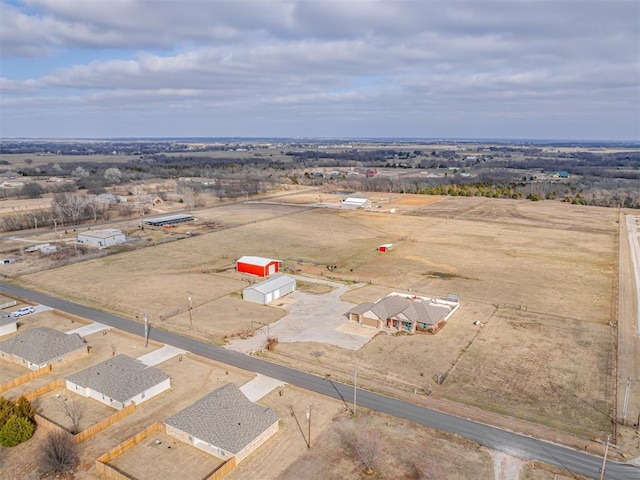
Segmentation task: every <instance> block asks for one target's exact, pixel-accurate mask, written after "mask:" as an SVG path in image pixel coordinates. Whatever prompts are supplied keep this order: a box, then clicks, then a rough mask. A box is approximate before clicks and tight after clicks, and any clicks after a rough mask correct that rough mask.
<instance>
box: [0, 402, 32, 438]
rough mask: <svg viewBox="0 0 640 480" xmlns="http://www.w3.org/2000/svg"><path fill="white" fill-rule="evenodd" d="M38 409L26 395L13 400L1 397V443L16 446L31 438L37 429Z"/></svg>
mask: <svg viewBox="0 0 640 480" xmlns="http://www.w3.org/2000/svg"><path fill="white" fill-rule="evenodd" d="M35 416H36V409H35V408H34V406H33V405H32V404H31V402H30V401H28V400H27V399H26V398H25V397H20V398H18V400H17V401H15V402H13V401H11V400H9V399H7V398H4V397H0V445H2V446H3V447H15V446H16V445H18V444H20V443H22V442H26V441H27V440H29V439H30V438H31V437H32V436H33V433H34V432H35V430H36V422H35Z"/></svg>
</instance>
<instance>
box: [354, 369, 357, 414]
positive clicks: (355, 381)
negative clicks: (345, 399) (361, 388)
mask: <svg viewBox="0 0 640 480" xmlns="http://www.w3.org/2000/svg"><path fill="white" fill-rule="evenodd" d="M357 396H358V367H356V368H355V369H354V370H353V416H354V417H355V416H356V398H357Z"/></svg>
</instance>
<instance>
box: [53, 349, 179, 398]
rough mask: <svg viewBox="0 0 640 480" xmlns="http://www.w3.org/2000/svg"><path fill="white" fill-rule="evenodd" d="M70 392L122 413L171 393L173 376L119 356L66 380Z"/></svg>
mask: <svg viewBox="0 0 640 480" xmlns="http://www.w3.org/2000/svg"><path fill="white" fill-rule="evenodd" d="M66 383H67V390H70V391H72V392H75V393H78V394H80V395H82V396H83V397H88V398H93V399H95V400H98V401H99V402H102V403H104V404H105V405H108V406H110V407H113V408H116V409H118V410H122V409H123V408H124V407H126V406H128V405H129V404H131V403H132V402H135V404H136V405H139V404H141V403H142V402H145V401H147V400H149V399H150V398H153V397H155V396H156V395H158V394H160V393H162V392H164V391H165V390H168V389H169V387H171V377H169V375H167V374H166V373H164V372H163V371H162V370H159V369H157V368H155V367H149V366H147V365H145V364H144V363H142V362H141V361H140V360H137V359H135V358H132V357H129V356H127V355H116V356H113V357H111V358H108V359H107V360H105V361H103V362H100V363H98V364H97V365H94V366H93V367H89V368H87V369H85V370H82V371H80V372H77V373H74V374H73V375H71V376H70V377H67V378H66Z"/></svg>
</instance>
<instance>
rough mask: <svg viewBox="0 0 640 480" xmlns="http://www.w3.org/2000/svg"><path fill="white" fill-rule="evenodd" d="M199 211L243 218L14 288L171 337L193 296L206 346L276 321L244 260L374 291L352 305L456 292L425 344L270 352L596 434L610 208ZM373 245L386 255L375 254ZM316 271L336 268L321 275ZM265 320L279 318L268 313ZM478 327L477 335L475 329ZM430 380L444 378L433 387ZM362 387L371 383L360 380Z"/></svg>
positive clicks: (611, 246) (608, 352) (513, 205)
mask: <svg viewBox="0 0 640 480" xmlns="http://www.w3.org/2000/svg"><path fill="white" fill-rule="evenodd" d="M206 215H210V216H211V218H216V217H219V218H223V217H225V216H226V217H227V218H233V219H237V220H238V221H239V223H238V224H236V225H234V226H233V228H227V229H222V230H218V231H215V232H212V233H209V234H206V235H200V236H196V237H192V238H188V239H185V240H180V241H179V242H173V243H169V244H163V245H158V246H155V247H153V248H147V249H141V250H137V251H134V252H129V253H124V254H119V255H114V256H110V257H105V258H100V259H96V260H93V261H90V262H85V263H83V264H77V265H71V266H67V267H63V268H58V269H55V270H49V271H44V272H40V273H37V274H33V275H29V276H27V277H25V280H26V281H28V282H29V283H33V284H35V285H37V286H38V288H43V289H45V290H49V291H52V292H54V293H57V294H60V295H63V296H67V297H71V298H73V299H77V300H80V301H88V302H89V303H92V304H94V305H98V306H100V307H102V308H108V309H113V310H116V311H119V312H123V313H124V314H126V315H128V316H130V317H133V316H135V315H136V314H137V315H140V314H141V313H142V312H143V311H149V312H150V314H151V317H152V318H164V320H161V321H162V322H163V324H164V328H175V329H177V330H180V331H184V330H185V328H186V325H187V322H188V311H187V306H188V301H187V295H188V292H191V293H192V295H193V300H194V307H195V310H194V318H193V321H194V334H201V335H204V336H207V335H208V334H209V333H210V332H211V333H213V334H214V335H219V334H221V333H222V332H224V331H225V330H228V331H229V332H228V333H230V332H233V331H236V330H237V326H239V325H240V326H243V327H244V326H245V325H246V324H247V323H250V321H251V320H259V321H264V320H265V319H266V321H267V322H270V321H273V320H276V319H277V318H279V315H280V313H278V312H279V311H278V310H277V309H275V308H273V307H260V306H258V307H256V306H254V305H250V304H248V303H246V302H242V301H241V300H240V299H239V298H238V293H239V292H241V290H242V288H243V287H244V286H246V285H248V281H247V280H248V278H247V277H244V276H242V275H239V274H237V273H236V272H235V271H234V268H233V265H234V261H235V259H236V258H238V257H240V256H242V255H261V256H266V257H272V258H278V259H281V260H284V261H285V266H291V267H294V268H295V267H296V266H297V265H298V261H299V260H301V261H303V262H304V264H305V265H312V266H313V267H314V268H313V269H312V271H310V273H311V274H313V275H324V276H326V277H328V276H331V277H334V278H337V279H343V280H349V281H359V282H364V283H370V284H371V285H370V286H367V287H365V288H363V289H360V290H356V291H352V292H350V293H349V294H348V295H346V296H345V298H344V300H347V301H350V302H353V303H354V305H355V304H357V303H359V302H362V301H375V300H377V299H378V298H380V297H381V296H382V295H383V294H385V293H388V292H390V291H405V292H409V293H414V292H415V293H417V294H425V295H430V296H446V295H447V294H448V293H455V294H459V295H460V296H461V302H462V307H461V309H460V310H459V312H458V313H456V314H455V315H454V316H453V317H452V318H451V319H450V321H449V324H448V325H447V326H446V327H445V328H444V330H442V331H441V332H439V333H438V334H437V335H435V336H426V335H417V336H415V337H408V336H398V337H390V336H386V335H378V336H377V337H376V338H374V339H373V340H372V341H371V342H370V343H369V344H368V345H367V346H366V347H364V348H363V349H362V350H360V351H358V352H347V351H343V350H342V349H340V348H338V347H330V346H326V345H320V344H289V345H288V344H283V343H281V344H280V345H279V347H278V350H277V351H276V353H275V354H270V355H275V357H278V355H281V357H282V358H281V360H282V361H285V362H287V361H293V362H295V363H296V365H301V364H304V363H306V364H308V365H309V369H313V370H314V371H316V370H318V372H319V373H331V372H333V373H334V375H335V376H336V377H337V378H340V379H341V380H343V381H348V380H349V379H350V378H351V376H352V372H353V369H352V366H355V365H360V366H361V367H362V371H363V372H364V371H369V373H368V375H369V376H370V378H369V380H368V381H369V384H370V385H369V386H371V387H373V386H375V387H376V388H378V389H385V388H390V389H394V388H398V385H404V386H405V388H404V390H405V391H408V390H409V389H410V390H411V392H413V390H414V388H422V387H425V386H428V387H429V388H432V387H433V388H434V390H437V393H438V395H441V396H442V397H443V398H445V397H450V398H452V399H454V400H458V401H462V402H469V403H472V404H473V405H476V406H480V407H482V408H487V409H490V410H493V411H498V412H504V413H507V414H509V415H513V416H516V417H519V418H523V419H535V420H536V421H539V422H542V423H543V424H548V425H553V426H557V427H559V428H565V426H566V428H567V429H569V428H570V427H569V425H572V424H574V423H575V424H576V425H577V428H578V429H581V430H588V431H602V430H603V429H605V428H606V418H607V415H608V412H609V410H610V408H611V402H612V397H611V395H612V393H611V392H612V385H613V383H612V365H613V361H614V360H613V355H614V353H613V345H614V337H613V336H612V335H610V333H609V328H610V327H608V323H609V321H610V320H613V321H615V318H612V312H613V313H615V310H613V309H612V296H613V295H615V292H614V290H615V289H614V287H615V282H614V281H613V278H614V274H615V272H616V268H615V265H616V262H617V250H616V245H617V243H616V242H617V237H616V220H617V213H616V212H615V211H614V210H611V209H605V208H597V207H584V206H572V205H565V204H560V203H554V202H527V201H511V200H491V199H485V198H446V199H441V201H438V202H435V203H428V204H426V205H423V206H414V207H413V208H412V209H411V211H405V213H404V214H388V213H382V212H358V211H356V212H346V211H341V210H334V209H315V210H307V209H300V208H299V207H293V206H291V207H286V206H280V205H269V204H262V205H259V206H256V205H255V204H245V205H234V206H229V207H224V206H222V207H218V208H215V209H210V210H208V211H207V212H206ZM251 218H255V222H254V221H251ZM240 220H242V221H244V223H242V222H240ZM247 220H249V221H247ZM226 223H227V224H229V223H230V222H226ZM233 223H235V222H233ZM381 243H394V248H393V249H392V250H391V251H390V252H387V253H380V252H377V251H376V247H377V246H378V245H379V244H381ZM327 265H337V268H336V269H334V270H333V271H331V272H330V271H328V270H327V269H326V268H325V267H326V266H327ZM307 271H308V270H307ZM367 289H370V290H369V291H367ZM498 307H500V308H498ZM263 311H265V312H266V311H269V312H272V311H275V312H276V313H275V314H273V316H271V313H269V315H267V316H266V317H265V316H264V315H262V312H263ZM476 320H479V321H480V322H482V323H483V324H485V327H484V328H482V327H479V326H476V325H473V322H474V321H476ZM265 323H266V322H265ZM207 325H208V327H207ZM200 328H203V329H205V328H208V329H209V331H206V332H201V331H199V330H197V329H200ZM514 372H516V375H514ZM441 374H446V379H445V381H444V382H443V383H442V385H437V387H434V376H437V375H441ZM518 378H519V379H522V381H521V382H520V383H519V382H518V381H516V379H518ZM525 380H526V381H525ZM362 381H363V385H367V374H365V373H363V379H362ZM585 405H591V407H589V408H586V407H585ZM572 409H573V410H572Z"/></svg>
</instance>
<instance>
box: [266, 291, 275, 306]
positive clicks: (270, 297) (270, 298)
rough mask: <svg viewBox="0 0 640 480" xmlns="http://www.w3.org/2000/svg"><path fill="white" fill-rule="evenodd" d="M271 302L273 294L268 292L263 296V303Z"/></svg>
mask: <svg viewBox="0 0 640 480" xmlns="http://www.w3.org/2000/svg"><path fill="white" fill-rule="evenodd" d="M271 301H273V292H269V293H267V294H266V295H265V303H269V302H271Z"/></svg>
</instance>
